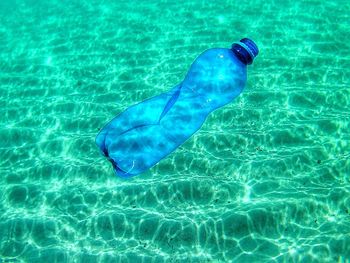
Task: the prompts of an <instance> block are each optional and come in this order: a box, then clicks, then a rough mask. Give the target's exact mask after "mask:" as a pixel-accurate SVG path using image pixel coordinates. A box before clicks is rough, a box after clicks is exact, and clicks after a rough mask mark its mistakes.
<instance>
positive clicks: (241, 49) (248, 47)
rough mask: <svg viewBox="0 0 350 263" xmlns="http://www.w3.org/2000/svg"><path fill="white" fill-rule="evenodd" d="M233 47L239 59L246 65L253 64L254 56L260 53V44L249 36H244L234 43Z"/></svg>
mask: <svg viewBox="0 0 350 263" xmlns="http://www.w3.org/2000/svg"><path fill="white" fill-rule="evenodd" d="M231 49H232V51H233V52H234V53H235V54H236V56H237V57H238V58H239V60H240V61H242V62H243V63H244V64H246V65H250V64H252V63H253V60H254V58H255V57H256V56H257V55H258V54H259V49H258V46H257V45H256V44H255V43H254V41H253V40H251V39H249V38H243V39H241V40H240V41H239V42H237V43H234V44H233V45H232V48H231Z"/></svg>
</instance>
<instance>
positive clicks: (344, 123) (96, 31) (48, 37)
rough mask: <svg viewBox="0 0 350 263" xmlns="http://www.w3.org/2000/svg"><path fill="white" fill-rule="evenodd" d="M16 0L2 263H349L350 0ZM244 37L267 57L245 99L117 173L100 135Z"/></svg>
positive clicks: (0, 166)
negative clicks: (172, 146)
mask: <svg viewBox="0 0 350 263" xmlns="http://www.w3.org/2000/svg"><path fill="white" fill-rule="evenodd" d="M14 2H15V1H11V0H5V1H0V22H1V23H0V50H1V52H0V105H1V107H0V124H1V130H0V133H1V136H0V138H1V140H0V156H1V158H0V173H1V176H0V212H1V213H0V262H1V261H4V262H84V263H85V262H141V261H142V260H143V262H230V261H232V260H233V261H234V262H284V261H285V262H347V261H349V260H350V252H349V251H350V237H349V235H348V233H349V232H350V224H349V222H350V221H349V220H350V210H349V209H350V196H349V194H350V188H349V177H348V176H349V174H350V171H349V169H350V168H349V167H350V163H349V162H350V161H349V160H350V158H349V149H350V145H349V142H350V134H349V131H350V129H349V128H350V127H349V119H350V114H349V108H350V90H349V86H350V85H349V84H350V83H349V77H348V76H349V75H350V62H349V50H350V39H349V34H348V29H349V28H350V22H349V21H350V19H349V12H348V10H349V7H350V6H349V3H348V1H342V0H340V1H336V2H334V1H294V0H293V1H289V0H287V1H260V0H259V1H258V0H256V1H248V2H244V3H242V2H239V1H221V3H220V4H217V3H216V2H215V1H181V2H179V1H144V2H142V1H141V2H140V1H137V2H136V1H95V0H90V1H79V0H75V1H30V0H25V1H17V2H16V4H15V3H14ZM110 2H112V3H110ZM241 37H250V38H252V39H254V40H255V41H256V43H257V45H258V46H259V48H260V54H259V56H258V57H257V59H256V60H255V61H254V63H253V65H251V66H249V69H248V83H247V87H246V88H245V90H244V92H243V93H242V94H241V96H240V97H238V98H237V99H236V100H235V101H234V102H232V103H231V104H229V105H227V106H225V107H224V108H222V109H219V110H217V111H215V112H213V113H212V115H210V117H209V118H208V119H207V121H206V122H205V124H204V125H203V127H202V129H201V130H200V131H199V132H198V133H197V134H195V135H194V136H193V137H192V138H191V139H190V140H188V141H187V142H186V143H185V144H184V145H182V146H181V147H180V148H179V149H178V150H176V151H175V152H174V153H172V154H171V155H169V156H168V157H167V158H166V159H164V160H162V161H161V162H160V163H159V164H158V165H156V166H154V167H153V168H152V169H151V170H149V171H147V172H146V173H144V174H142V175H140V176H137V177H135V178H132V179H131V180H122V179H120V178H117V177H115V176H114V175H113V169H112V167H111V165H110V164H109V162H108V161H106V159H105V158H104V157H103V156H101V155H100V153H99V151H98V148H97V147H96V145H95V142H94V139H95V136H96V134H97V133H98V131H99V129H101V128H102V127H103V125H104V124H105V123H107V122H108V120H110V119H111V118H112V117H113V116H116V115H117V114H118V113H119V112H121V111H123V110H124V109H125V108H126V107H127V106H129V105H133V104H135V103H136V102H139V101H142V100H144V99H146V98H149V97H151V96H154V95H157V94H160V93H162V92H164V91H167V90H169V89H170V88H171V87H173V86H174V85H176V84H177V83H179V82H180V81H181V80H182V79H183V78H184V76H185V74H186V72H187V70H188V68H189V66H190V64H191V63H192V61H193V60H194V59H195V57H196V56H197V55H198V54H200V53H201V52H202V51H204V50H206V49H208V48H212V47H226V48H229V47H230V44H231V43H232V41H235V40H237V39H240V38H241Z"/></svg>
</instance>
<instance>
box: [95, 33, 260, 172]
mask: <svg viewBox="0 0 350 263" xmlns="http://www.w3.org/2000/svg"><path fill="white" fill-rule="evenodd" d="M258 52H259V51H258V48H257V46H256V44H255V43H254V42H253V41H252V40H250V39H247V38H244V39H242V40H240V42H238V43H234V44H233V45H232V47H231V49H227V48H214V49H209V50H207V51H205V52H203V53H202V54H201V55H200V56H199V57H198V58H197V59H196V60H195V61H194V62H193V64H192V66H191V68H190V70H189V71H188V73H187V75H186V77H185V79H184V80H183V81H182V82H181V83H180V84H178V85H177V86H175V87H174V88H172V89H171V90H170V91H168V92H166V93H163V94H160V95H158V96H155V97H152V98H149V99H147V100H145V101H143V102H140V103H138V104H136V105H133V106H131V107H129V108H127V109H126V110H125V111H124V112H122V113H120V114H119V115H118V116H116V117H115V118H114V119H113V120H112V121H110V122H109V123H108V124H107V125H106V126H105V127H104V128H103V129H102V130H101V131H100V133H99V134H98V135H97V137H96V143H97V145H98V147H99V148H100V150H101V152H102V153H103V154H104V155H105V156H106V157H107V158H108V160H109V161H110V162H111V163H112V165H113V167H114V169H115V171H116V174H117V175H119V176H121V177H130V176H134V175H138V174H140V173H142V172H144V171H146V170H147V169H149V168H150V167H152V166H154V165H155V164H157V163H158V162H159V161H160V160H161V159H163V158H164V157H166V156H167V155H168V154H170V153H171V152H173V151H174V150H175V149H176V148H177V147H179V146H180V145H181V144H183V143H184V142H185V141H186V140H187V139H188V138H190V137H191V135H192V134H194V133H195V132H196V131H197V130H198V129H199V128H200V127H201V126H202V124H203V123H204V121H205V119H206V118H207V116H208V114H209V113H210V112H212V111H214V110H215V109H217V108H219V107H222V106H224V105H225V104H227V103H229V102H231V101H232V100H233V99H234V98H236V97H237V96H238V95H239V94H240V93H241V92H242V90H243V88H244V86H245V84H246V79H247V65H249V64H251V63H252V62H253V59H254V58H255V57H256V56H257V55H258Z"/></svg>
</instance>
